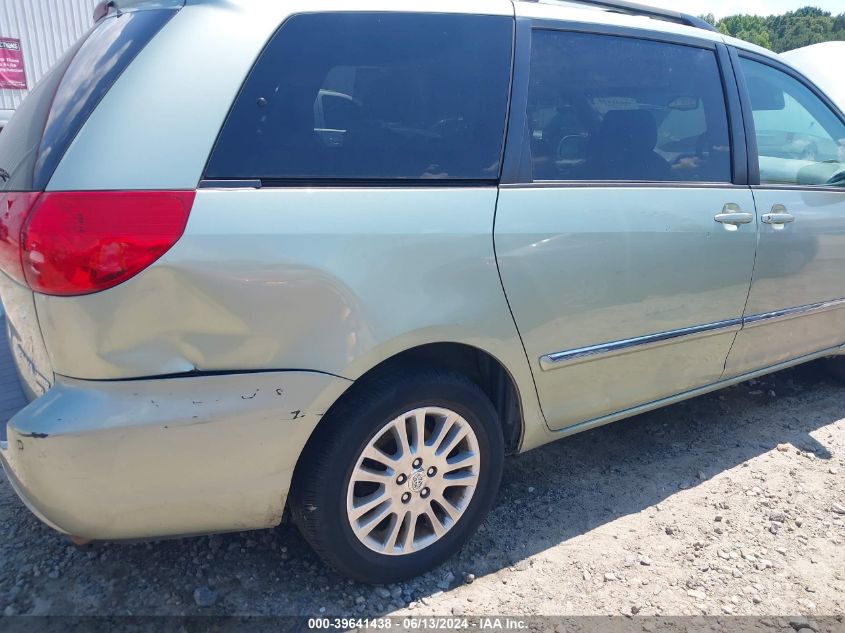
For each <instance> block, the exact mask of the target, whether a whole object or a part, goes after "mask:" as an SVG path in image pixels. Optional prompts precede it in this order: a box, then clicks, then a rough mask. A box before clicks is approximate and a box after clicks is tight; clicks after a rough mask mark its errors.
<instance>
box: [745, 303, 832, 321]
mask: <svg viewBox="0 0 845 633" xmlns="http://www.w3.org/2000/svg"><path fill="white" fill-rule="evenodd" d="M839 308H845V299H833V300H832V301H822V302H821V303H812V304H810V305H806V306H798V307H796V308H786V309H784V310H776V311H775V312H764V313H763V314H754V315H752V316H749V317H745V319H743V324H744V325H743V327H756V326H758V325H768V324H769V323H774V322H777V321H788V320H789V319H794V318H796V317H800V316H807V315H810V314H818V313H820V312H828V311H829V310H838V309H839Z"/></svg>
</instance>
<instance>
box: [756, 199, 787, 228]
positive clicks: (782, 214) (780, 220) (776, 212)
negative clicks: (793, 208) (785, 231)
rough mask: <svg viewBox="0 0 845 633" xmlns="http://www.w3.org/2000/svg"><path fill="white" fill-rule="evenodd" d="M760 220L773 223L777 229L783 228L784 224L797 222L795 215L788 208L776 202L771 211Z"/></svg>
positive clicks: (764, 222)
mask: <svg viewBox="0 0 845 633" xmlns="http://www.w3.org/2000/svg"><path fill="white" fill-rule="evenodd" d="M760 220H761V221H762V222H763V224H773V225H774V227H772V228H775V229H782V228H783V225H784V224H789V223H790V222H795V216H794V215H792V214H791V213H789V212H788V211H787V210H786V207H785V206H783V205H782V204H776V205H774V206H773V207H772V212H771V213H766V214H765V215H764V216H763V217H762V218H760Z"/></svg>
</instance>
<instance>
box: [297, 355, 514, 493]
mask: <svg viewBox="0 0 845 633" xmlns="http://www.w3.org/2000/svg"><path fill="white" fill-rule="evenodd" d="M414 368H420V369H423V368H424V369H436V370H442V371H453V372H457V373H460V374H462V375H463V376H465V377H466V378H468V379H469V380H471V381H472V382H473V383H475V384H476V385H478V387H479V388H481V390H482V391H484V393H485V394H486V395H487V397H488V398H490V401H491V402H492V403H493V407H494V408H495V409H496V412H497V413H498V416H499V423H500V424H501V426H502V434H503V436H504V441H505V453H506V454H513V453H517V452H519V449H520V446H521V444H522V438H523V435H524V433H525V415H524V408H523V400H522V396H521V394H520V392H519V387H518V385H517V381H516V380H515V378H514V377H513V375H512V374H511V372H510V371H509V370H508V369H507V367H506V366H505V365H504V363H502V362H501V361H500V360H499V359H497V358H496V357H494V356H493V355H492V354H490V353H489V352H487V351H485V350H482V349H480V348H478V347H475V346H472V345H468V344H465V343H454V342H442V343H426V344H422V345H418V346H415V347H411V348H408V349H405V350H403V351H401V352H398V353H396V354H394V355H393V356H390V357H389V358H386V359H384V360H383V361H381V362H380V363H378V364H376V365H374V366H373V367H371V368H370V369H369V370H367V371H365V372H364V373H363V374H362V375H361V376H359V377H358V378H357V379H356V380H355V381H354V382H353V383H352V385H350V386H349V387H348V388H347V389H346V390H345V391H344V392H343V394H341V395H340V397H338V398H337V399H336V400H335V401H334V402H333V403H332V405H331V406H330V407H329V408H328V410H327V411H326V412H325V414H324V415H323V416H322V419H321V420H320V422H319V423H318V424H317V425H316V426H315V427H314V430H313V431H312V433H311V435H310V437H309V438H308V441H307V442H306V444H305V446H304V447H303V450H302V451H301V452H300V455H299V458H298V459H297V463H296V466H295V467H294V472H293V478H292V486H295V485H296V482H297V476H298V474H299V473H300V471H301V469H302V468H303V467H304V464H305V462H306V461H307V456H308V453H309V449H310V448H311V447H312V446H313V445H314V444H315V443H316V442H318V441H319V439H320V437H321V435H322V434H323V433H325V432H327V430H328V429H329V428H330V427H331V425H332V423H333V417H334V416H333V415H332V413H333V412H334V411H335V410H337V409H338V408H340V407H342V406H343V403H344V402H345V401H346V400H348V399H349V398H352V397H354V396H355V395H356V394H357V393H358V392H359V391H360V390H361V389H366V388H367V384H368V383H370V382H372V381H374V380H379V379H384V377H385V376H389V375H390V374H391V373H395V372H400V371H409V370H413V369H414Z"/></svg>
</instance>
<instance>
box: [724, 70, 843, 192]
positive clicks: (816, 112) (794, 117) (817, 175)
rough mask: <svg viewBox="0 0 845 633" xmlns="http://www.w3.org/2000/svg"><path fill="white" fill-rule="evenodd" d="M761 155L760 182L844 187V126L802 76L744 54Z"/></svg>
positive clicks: (758, 148)
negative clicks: (806, 84)
mask: <svg viewBox="0 0 845 633" xmlns="http://www.w3.org/2000/svg"><path fill="white" fill-rule="evenodd" d="M741 65H742V70H743V72H744V74H745V80H746V84H747V85H748V93H749V96H750V98H751V109H752V112H753V114H754V127H755V128H756V132H757V152H758V154H759V156H760V181H761V182H763V183H770V184H792V185H835V186H840V187H841V186H845V125H843V123H842V121H840V120H839V118H838V117H837V116H836V115H835V114H834V113H833V111H832V110H831V109H830V108H828V107H827V106H826V105H825V104H824V102H823V101H822V100H821V99H819V98H818V97H817V96H816V95H815V94H813V92H812V91H811V90H810V89H809V88H807V87H806V86H805V85H804V84H802V83H801V82H800V81H798V80H797V79H794V78H793V77H791V76H790V75H788V74H787V73H785V72H782V71H780V70H777V69H776V68H772V67H771V66H768V65H766V64H761V63H759V62H755V61H752V60H750V59H746V58H741Z"/></svg>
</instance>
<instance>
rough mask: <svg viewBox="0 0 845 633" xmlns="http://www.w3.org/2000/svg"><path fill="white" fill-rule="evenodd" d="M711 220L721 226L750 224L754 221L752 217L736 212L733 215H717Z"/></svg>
mask: <svg viewBox="0 0 845 633" xmlns="http://www.w3.org/2000/svg"><path fill="white" fill-rule="evenodd" d="M713 219H714V220H716V222H719V223H721V224H750V223H751V222H753V221H754V215H753V214H751V213H745V212H742V211H737V212H734V213H717V214H716V217H714V218H713Z"/></svg>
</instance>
